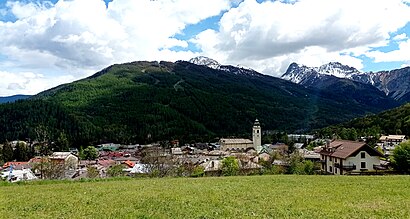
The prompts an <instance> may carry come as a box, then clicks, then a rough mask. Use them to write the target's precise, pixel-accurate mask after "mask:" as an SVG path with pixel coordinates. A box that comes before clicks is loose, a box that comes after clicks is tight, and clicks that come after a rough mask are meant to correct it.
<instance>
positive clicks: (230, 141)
mask: <svg viewBox="0 0 410 219" xmlns="http://www.w3.org/2000/svg"><path fill="white" fill-rule="evenodd" d="M220 142H222V143H225V144H252V143H253V142H252V141H251V140H249V139H244V138H221V140H220Z"/></svg>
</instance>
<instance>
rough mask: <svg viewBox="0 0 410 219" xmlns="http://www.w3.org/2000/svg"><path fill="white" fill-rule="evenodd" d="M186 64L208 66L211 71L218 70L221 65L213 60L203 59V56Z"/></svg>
mask: <svg viewBox="0 0 410 219" xmlns="http://www.w3.org/2000/svg"><path fill="white" fill-rule="evenodd" d="M188 62H190V63H192V64H195V65H204V66H208V67H209V68H213V69H220V67H221V64H219V62H217V61H216V60H214V59H211V58H208V57H205V56H198V57H195V58H192V59H190V60H189V61H188Z"/></svg>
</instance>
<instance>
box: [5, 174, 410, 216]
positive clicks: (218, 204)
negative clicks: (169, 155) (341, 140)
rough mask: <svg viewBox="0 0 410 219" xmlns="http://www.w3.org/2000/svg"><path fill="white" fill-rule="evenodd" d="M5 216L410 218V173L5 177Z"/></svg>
mask: <svg viewBox="0 0 410 219" xmlns="http://www.w3.org/2000/svg"><path fill="white" fill-rule="evenodd" d="M0 200H1V205H0V218H350V219H351V218H410V176H297V175H270V176H240V177H206V178H154V179H149V178H144V179H114V180H101V181H87V182H71V181H60V182H58V181H53V182H47V181H43V182H42V181H38V182H31V183H22V184H4V183H3V184H1V186H0Z"/></svg>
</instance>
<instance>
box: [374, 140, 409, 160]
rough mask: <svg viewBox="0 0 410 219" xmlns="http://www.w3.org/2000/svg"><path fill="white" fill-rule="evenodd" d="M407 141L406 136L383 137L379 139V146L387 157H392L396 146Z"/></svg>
mask: <svg viewBox="0 0 410 219" xmlns="http://www.w3.org/2000/svg"><path fill="white" fill-rule="evenodd" d="M403 141H406V136H405V135H383V136H381V137H380V138H379V142H380V143H379V144H378V145H379V146H380V148H381V149H382V150H383V152H384V154H385V155H386V156H389V155H392V154H393V150H394V149H395V148H396V146H397V145H398V144H400V143H402V142H403Z"/></svg>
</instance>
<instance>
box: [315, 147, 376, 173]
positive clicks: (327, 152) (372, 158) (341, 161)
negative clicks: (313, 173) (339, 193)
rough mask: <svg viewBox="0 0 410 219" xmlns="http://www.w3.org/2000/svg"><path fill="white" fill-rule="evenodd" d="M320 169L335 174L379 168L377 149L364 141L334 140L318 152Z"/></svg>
mask: <svg viewBox="0 0 410 219" xmlns="http://www.w3.org/2000/svg"><path fill="white" fill-rule="evenodd" d="M319 153H320V161H321V163H322V170H323V171H325V172H327V173H330V174H335V175H344V174H352V173H361V172H368V171H376V170H381V169H383V167H382V166H381V165H380V157H383V154H381V153H380V152H379V151H377V150H375V149H374V148H372V147H370V146H369V145H367V144H366V143H365V142H357V141H344V140H335V141H332V142H328V143H327V144H326V146H325V147H324V148H323V149H322V150H321V151H320V152H319Z"/></svg>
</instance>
